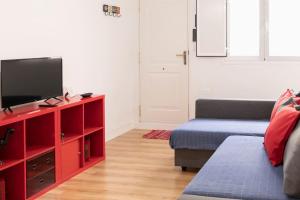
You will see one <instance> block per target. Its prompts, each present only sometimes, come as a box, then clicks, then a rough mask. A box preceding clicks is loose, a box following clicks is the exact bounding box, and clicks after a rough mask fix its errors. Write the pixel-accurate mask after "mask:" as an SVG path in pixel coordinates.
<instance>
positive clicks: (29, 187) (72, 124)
mask: <svg viewBox="0 0 300 200" xmlns="http://www.w3.org/2000/svg"><path fill="white" fill-rule="evenodd" d="M104 101H105V97H104V96H94V97H91V98H85V99H81V98H80V97H74V98H72V99H70V100H64V101H63V102H62V103H60V104H58V106H57V107H53V108H39V107H38V104H31V105H27V106H23V107H19V108H15V109H14V112H13V113H5V112H1V113H0V138H5V137H4V136H5V133H6V132H7V130H14V132H13V133H12V134H11V135H10V137H9V138H8V142H7V144H5V145H1V146H0V199H3V197H4V198H5V199H6V200H23V199H35V198H37V197H38V196H40V195H42V194H43V193H45V192H47V191H49V190H50V189H52V188H54V187H55V186H57V185H59V184H61V183H62V182H64V181H66V180H67V179H69V178H71V177H73V176H74V175H76V174H78V173H80V172H82V171H84V170H86V169H87V168H89V167H91V166H93V165H95V164H96V163H98V162H100V161H103V160H104V159H105V119H104V116H105V115H104V112H105V110H104V105H105V104H104V103H105V102H104Z"/></svg>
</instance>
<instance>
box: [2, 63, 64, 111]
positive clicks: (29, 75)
mask: <svg viewBox="0 0 300 200" xmlns="http://www.w3.org/2000/svg"><path fill="white" fill-rule="evenodd" d="M62 76H63V75H62V59H61V58H33V59H18V60H2V61H1V101H2V108H6V109H8V110H9V111H11V110H10V107H11V106H15V105H20V104H25V103H30V102H34V101H39V100H44V99H51V98H54V97H57V96H62V95H63V77H62Z"/></svg>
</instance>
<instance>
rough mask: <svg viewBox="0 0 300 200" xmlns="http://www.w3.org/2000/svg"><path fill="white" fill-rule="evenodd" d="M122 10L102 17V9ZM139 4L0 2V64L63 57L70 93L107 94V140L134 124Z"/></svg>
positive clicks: (122, 0)
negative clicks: (117, 15) (111, 6)
mask: <svg viewBox="0 0 300 200" xmlns="http://www.w3.org/2000/svg"><path fill="white" fill-rule="evenodd" d="M103 3H109V4H116V5H120V6H121V12H122V17H121V18H113V17H106V16H104V14H103V12H102V4H103ZM138 6H139V1H138V0H115V1H114V0H111V1H110V0H107V1H101V0H25V1H24V0H0V25H1V26H0V59H10V58H12V59H15V58H30V57H44V56H61V57H63V61H64V85H65V86H66V87H67V88H69V89H71V90H72V92H73V93H82V92H89V91H91V92H94V93H99V94H106V98H107V99H106V125H107V139H111V138H113V137H116V136H118V135H119V134H121V133H123V132H124V131H127V130H128V129H130V128H132V127H134V125H135V123H137V121H138V72H139V66H138V51H139V49H138V48H139V47H138V46H139V41H138V38H139V33H138V23H139V13H138V12H139V11H138Z"/></svg>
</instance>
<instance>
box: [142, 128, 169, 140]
mask: <svg viewBox="0 0 300 200" xmlns="http://www.w3.org/2000/svg"><path fill="white" fill-rule="evenodd" d="M170 136H171V131H167V130H152V131H150V132H149V133H146V134H145V135H144V136H143V138H146V139H158V140H169V139H170Z"/></svg>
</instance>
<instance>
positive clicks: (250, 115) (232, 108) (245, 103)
mask: <svg viewBox="0 0 300 200" xmlns="http://www.w3.org/2000/svg"><path fill="white" fill-rule="evenodd" d="M274 104H275V101H272V100H238V99H199V100H197V101H196V118H214V119H252V120H269V119H270V117H271V113H272V110H273V107H274Z"/></svg>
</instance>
